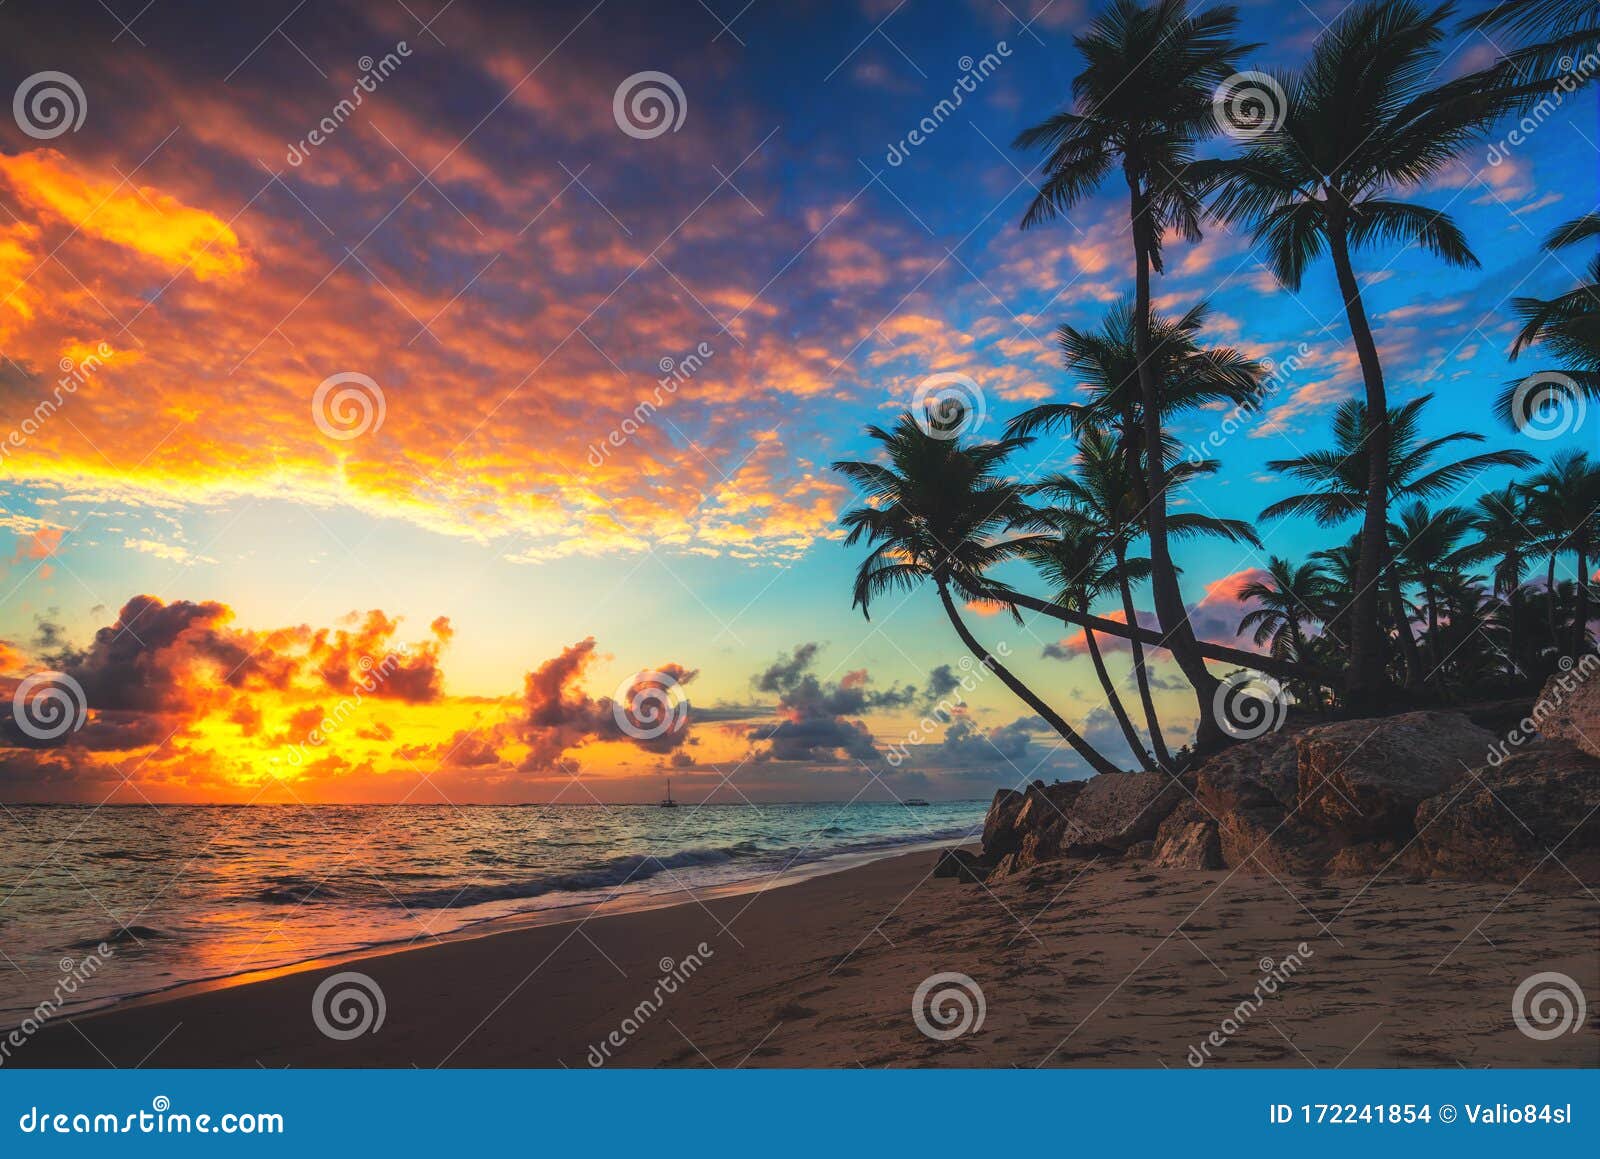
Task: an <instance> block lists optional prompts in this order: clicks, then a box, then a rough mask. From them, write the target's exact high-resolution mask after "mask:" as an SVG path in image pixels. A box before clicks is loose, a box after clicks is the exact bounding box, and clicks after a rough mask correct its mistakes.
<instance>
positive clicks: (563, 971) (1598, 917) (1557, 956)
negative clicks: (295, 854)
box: [8, 852, 1600, 1068]
mask: <svg viewBox="0 0 1600 1159" xmlns="http://www.w3.org/2000/svg"><path fill="white" fill-rule="evenodd" d="M933 862H934V858H933V856H932V855H931V854H929V853H926V852H924V853H917V854H910V855H905V856H900V857H895V858H890V859H886V860H883V861H879V862H875V863H873V864H870V865H867V866H864V867H860V868H855V869H851V870H848V871H845V872H841V873H836V874H831V875H828V876H823V877H816V878H813V879H811V880H807V881H803V882H800V883H798V884H792V885H786V886H783V887H781V888H774V889H768V890H766V891H764V892H761V893H754V894H746V895H738V896H728V897H721V898H717V899H712V900H707V901H705V902H704V904H701V903H700V902H696V901H690V902H687V903H686V904H682V905H677V906H673V907H671V908H666V909H659V910H654V911H649V912H642V913H630V914H623V915H618V916H605V917H593V918H590V919H588V920H585V921H582V922H574V923H567V924H564V925H554V926H545V927H540V928H532V929H520V930H512V931H508V932H503V933H497V934H493V935H490V936H486V937H481V938H476V939H473V940H467V941H455V942H448V943H441V944H436V945H430V946H425V947H421V948H417V949H411V950H407V951H404V952H398V953H388V954H384V955H379V956H374V957H367V958H362V959H360V960H358V961H354V962H344V963H340V964H336V965H329V966H323V967H320V968H317V969H312V970H306V971H302V972H297V973H290V974H286V975H283V976H279V977H274V978H271V979H268V980H264V981H256V982H252V983H250V984H245V985H234V986H230V987H226V988H219V989H212V990H208V991H204V992H199V993H179V994H176V995H174V996H172V997H169V998H167V999H165V1000H162V1001H154V1002H144V1003H140V1004H134V1005H125V1006H122V1007H118V1008H113V1009H111V1010H108V1011H104V1012H101V1013H97V1014H91V1015H86V1016H83V1017H81V1018H79V1019H76V1020H75V1021H73V1022H71V1023H67V1022H65V1021H60V1020H58V1021H57V1022H54V1023H52V1024H50V1025H48V1026H46V1027H45V1028H44V1029H43V1030H42V1031H41V1032H40V1033H39V1034H38V1035H37V1036H36V1037H35V1038H34V1039H32V1040H31V1041H29V1042H28V1043H27V1044H26V1045H25V1046H24V1047H23V1048H21V1049H20V1050H17V1051H15V1053H14V1055H13V1057H12V1059H11V1061H10V1062H9V1063H8V1065H11V1066H45V1065H51V1066H60V1065H71V1066H105V1065H116V1066H119V1067H133V1066H144V1067H178V1066H207V1067H209V1066H234V1067H255V1066H263V1067H282V1066H295V1067H344V1066H362V1067H367V1066H388V1067H409V1066H417V1067H437V1066H491V1067H500V1066H533V1067H560V1066H567V1067H575V1068H582V1067H586V1066H589V1065H592V1063H593V1062H595V1061H596V1060H598V1061H601V1062H603V1063H604V1064H605V1065H610V1066H630V1067H642V1066H716V1067H740V1066H790V1067H794V1066H799V1067H817V1066H830V1067H833V1066H840V1067H855V1066H866V1067H880V1066H967V1067H971V1066H982V1067H1008V1066H1024V1067H1032V1066H1040V1065H1045V1066H1078V1067H1104V1066H1117V1067H1159V1066H1167V1067H1180V1068H1181V1067H1185V1066H1189V1065H1191V1063H1192V1062H1193V1061H1194V1060H1195V1058H1196V1057H1197V1056H1198V1057H1199V1058H1201V1059H1202V1061H1204V1064H1205V1065H1208V1066H1290V1067H1339V1066H1345V1067H1391V1066H1427V1067H1456V1066H1462V1067H1481V1066H1497V1067H1504V1066H1562V1067H1575V1066H1596V1065H1600V898H1597V897H1596V895H1595V893H1594V892H1592V891H1591V890H1590V889H1588V888H1587V887H1585V886H1583V885H1582V884H1580V883H1578V882H1576V881H1573V880H1571V879H1570V878H1569V879H1567V881H1566V883H1565V885H1563V884H1562V883H1560V882H1556V883H1553V884H1552V883H1547V884H1545V885H1543V886H1541V887H1540V888H1535V887H1534V886H1533V885H1532V884H1528V885H1524V886H1522V887H1520V888H1513V887H1512V886H1511V885H1509V884H1462V883H1450V882H1423V881H1409V880H1404V879H1399V878H1390V877H1387V876H1380V877H1379V878H1378V879H1376V880H1375V881H1369V880H1368V879H1366V878H1360V879H1332V878H1330V879H1324V880H1316V881H1312V880H1305V879H1287V878H1286V879H1279V878H1274V877H1271V876H1252V875H1250V874H1248V873H1244V872H1237V873H1230V872H1227V871H1219V872H1215V873H1205V872H1171V871H1162V872H1160V873H1157V872H1154V871H1150V870H1147V869H1146V868H1144V867H1143V866H1142V865H1140V864H1132V865H1130V864H1126V863H1124V864H1119V865H1106V864H1098V863H1088V864H1085V863H1082V862H1064V863H1060V864H1057V865H1052V866H1046V867H1041V868H1040V869H1038V870H1036V871H1035V872H1034V873H1033V874H1031V875H1028V876H1024V877H1017V878H1011V879H1007V880H1005V881H1003V882H999V883H996V884H995V885H994V886H993V887H992V888H990V887H985V886H978V885H970V884H960V883H957V882H956V881H954V880H951V879H938V878H933V877H931V876H930V872H931V869H932V866H933ZM1568 887H1570V888H1568ZM702 943H703V944H704V947H705V951H706V952H704V953H702V952H701V951H699V949H698V947H700V946H701V944H702ZM1302 946H1303V948H1302ZM696 954H700V957H701V963H700V964H699V965H698V968H694V966H695V963H694V959H693V957H692V955H696ZM663 959H670V961H669V962H663V961H662V960H663ZM1268 960H1270V961H1268ZM352 969H353V970H359V971H361V972H363V973H365V974H367V975H369V976H370V977H372V978H373V979H375V980H376V982H377V983H378V985H379V986H380V987H381V988H382V991H383V995H384V1000H385V1005H386V1011H385V1016H384V1021H383V1024H382V1026H381V1028H379V1029H377V1030H376V1031H375V1032H370V1033H366V1034H362V1035H360V1036H358V1037H355V1038H351V1039H349V1040H345V1041H341V1040H336V1039H333V1038H329V1037H327V1036H326V1035H324V1034H323V1033H322V1032H321V1031H319V1029H318V1028H317V1026H316V1024H315V1021H314V1020H313V1017H312V1001H313V995H314V992H315V990H316V988H317V986H318V984H319V982H321V981H322V980H323V979H325V978H327V977H328V976H330V975H332V974H335V973H337V972H339V971H341V970H352ZM663 971H667V975H666V976H667V977H669V978H672V979H673V982H672V985H671V986H666V987H664V988H660V989H658V987H661V983H660V979H661V978H662V977H663ZM1544 971H1559V972H1561V973H1564V974H1566V975H1568V976H1570V977H1571V978H1572V979H1573V980H1575V981H1576V982H1577V983H1578V984H1579V985H1580V986H1581V987H1582V989H1583V991H1584V993H1585V995H1586V996H1587V1002H1588V1008H1589V1014H1588V1018H1587V1025H1585V1026H1583V1027H1581V1028H1580V1029H1579V1030H1578V1031H1577V1032H1576V1033H1568V1034H1563V1035H1561V1036H1560V1037H1558V1038H1554V1039H1550V1040H1548V1041H1541V1040H1537V1039H1534V1038H1531V1037H1529V1036H1528V1035H1526V1034H1524V1033H1522V1032H1521V1031H1520V1030H1519V1029H1518V1028H1517V1026H1516V1024H1515V1022H1514V1021H1513V1017H1512V999H1513V994H1514V992H1515V990H1516V988H1517V986H1518V984H1519V982H1521V981H1522V980H1523V979H1524V978H1527V977H1528V976H1530V975H1532V974H1535V973H1539V972H1544ZM945 973H959V974H964V975H967V976H968V977H970V979H971V980H972V981H973V983H975V985H976V987H977V988H978V989H979V990H980V991H981V994H982V999H983V1008H984V1009H983V1020H982V1024H981V1026H977V1027H972V1028H970V1029H968V1030H967V1032H966V1033H963V1034H960V1035H958V1036H955V1037H951V1038H948V1039H946V1040H940V1039H936V1038H933V1037H930V1036H928V1035H927V1034H925V1033H923V1032H922V1030H920V1029H919V1027H918V1025H917V1020H916V1019H915V1018H914V1017H913V1011H912V1000H913V995H914V993H915V992H916V991H917V988H918V986H919V984H921V983H923V982H924V980H925V979H928V978H929V977H931V976H933V975H936V974H945ZM674 975H676V976H678V977H682V978H683V980H682V981H678V980H677V977H674ZM1268 977H1271V978H1272V979H1273V983H1272V984H1271V985H1270V986H1268V985H1266V981H1265V980H1266V979H1267V978H1268ZM1258 987H1264V988H1263V989H1258ZM942 988H943V987H941V986H936V987H935V990H936V991H937V990H939V989H942ZM668 991H672V992H668ZM658 995H659V1002H658V1001H657V999H658ZM1257 998H1259V999H1260V1001H1259V1003H1257V1002H1256V999H1257ZM969 1001H972V1000H970V999H969ZM1241 1001H1244V1002H1245V1005H1244V1006H1243V1007H1241V1006H1240V1003H1241ZM641 1004H642V1005H641ZM972 1008H973V1014H974V1016H975V1014H976V1006H975V1004H974V1005H973V1007H972ZM937 1009H938V1010H941V1011H944V1012H946V1013H949V1014H953V1015H957V1017H956V1018H955V1020H954V1021H953V1022H952V1023H949V1024H941V1023H939V1022H937V1021H934V1020H931V1019H925V1020H924V1021H925V1022H927V1024H928V1025H929V1027H930V1028H931V1029H933V1030H935V1031H938V1032H941V1033H942V1032H944V1031H946V1030H950V1029H957V1028H958V1027H959V1022H960V1018H959V1014H960V1009H959V1007H958V1006H957V1005H955V1004H953V1003H941V1004H938V1006H937ZM1213 1033H1215V1034H1216V1035H1217V1036H1218V1038H1219V1039H1221V1040H1222V1042H1221V1044H1220V1045H1218V1044H1217V1042H1216V1040H1212V1039H1210V1037H1209V1036H1211V1035H1212V1034H1213ZM618 1039H620V1040H621V1043H620V1045H618ZM1207 1046H1209V1051H1208V1052H1207V1053H1208V1054H1209V1057H1207V1056H1206V1054H1199V1053H1198V1052H1199V1051H1201V1050H1202V1049H1203V1048H1205V1047H1207Z"/></svg>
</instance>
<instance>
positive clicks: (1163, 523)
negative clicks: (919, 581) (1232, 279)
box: [1128, 159, 1231, 756]
mask: <svg viewBox="0 0 1600 1159" xmlns="http://www.w3.org/2000/svg"><path fill="white" fill-rule="evenodd" d="M1134 164H1135V165H1137V159H1135V162H1134ZM1136 173H1137V169H1136V168H1133V169H1130V170H1129V171H1128V192H1129V197H1130V198H1131V213H1132V216H1133V257H1134V301H1133V310H1134V327H1133V335H1134V353H1135V354H1136V355H1137V357H1138V361H1139V398H1140V403H1141V408H1140V409H1141V410H1142V411H1143V419H1144V468H1145V490H1146V502H1145V510H1144V527H1145V534H1146V536H1147V537H1148V538H1149V540H1150V590H1151V594H1152V596H1153V597H1154V603H1155V606H1156V619H1157V621H1158V622H1159V623H1160V624H1161V634H1162V636H1163V637H1164V638H1165V642H1166V647H1167V650H1168V651H1169V652H1171V653H1172V658H1173V659H1174V660H1175V661H1177V664H1178V668H1179V669H1180V670H1181V671H1182V672H1183V675H1184V678H1185V679H1187V680H1188V681H1189V683H1190V684H1191V685H1192V686H1193V687H1194V694H1195V700H1196V701H1197V703H1198V706H1199V713H1198V720H1197V722H1196V724H1195V742H1194V747H1195V752H1196V754H1198V755H1202V756H1203V755H1205V754H1207V753H1212V752H1216V751H1217V750H1219V749H1222V748H1224V747H1226V746H1227V745H1228V744H1230V743H1231V740H1230V738H1229V737H1228V735H1227V734H1226V733H1225V732H1223V730H1222V727H1221V725H1220V724H1219V722H1218V721H1217V719H1216V716H1215V714H1214V712H1213V710H1212V705H1213V703H1214V701H1215V699H1216V691H1217V688H1218V686H1219V684H1220V683H1221V682H1220V681H1219V680H1217V678H1216V677H1215V676H1213V675H1211V673H1210V671H1209V670H1208V669H1207V668H1206V662H1205V659H1204V657H1202V656H1201V655H1200V651H1199V647H1198V642H1197V640H1196V639H1195V634H1194V629H1193V628H1192V627H1190V625H1189V613H1188V610H1187V609H1186V608H1185V607H1184V604H1183V589H1182V588H1180V587H1179V586H1178V572H1177V569H1176V568H1175V567H1174V566H1173V564H1172V550H1171V548H1170V546H1169V545H1168V543H1167V467H1166V463H1165V462H1163V461H1162V458H1163V457H1162V453H1161V392H1160V388H1159V385H1158V384H1157V382H1156V378H1155V373H1154V370H1153V368H1152V367H1151V365H1150V254H1151V252H1152V249H1153V248H1154V247H1153V238H1152V225H1151V221H1150V213H1149V199H1148V197H1147V195H1146V194H1145V192H1144V190H1143V189H1142V188H1141V187H1140V184H1139V179H1138V177H1137V176H1136Z"/></svg>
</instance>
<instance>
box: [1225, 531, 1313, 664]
mask: <svg viewBox="0 0 1600 1159" xmlns="http://www.w3.org/2000/svg"><path fill="white" fill-rule="evenodd" d="M1326 585H1327V576H1326V575H1325V574H1323V571H1322V568H1321V567H1319V566H1318V565H1317V564H1316V563H1315V562H1308V563H1302V564H1300V565H1299V566H1298V567H1297V566H1295V565H1294V564H1293V563H1290V562H1289V561H1288V560H1286V559H1283V558H1281V557H1279V556H1276V555H1275V556H1273V557H1272V558H1271V559H1269V560H1268V561H1267V578H1266V579H1264V580H1251V581H1250V582H1249V583H1247V584H1245V585H1244V586H1243V587H1241V588H1240V589H1239V599H1240V600H1242V601H1248V602H1252V603H1256V604H1259V605H1261V606H1260V607H1257V608H1252V609H1251V610H1250V611H1248V612H1246V613H1245V615H1244V618H1243V619H1241V620H1240V621H1239V631H1241V632H1243V631H1245V630H1246V629H1249V628H1253V629H1255V633H1254V635H1253V636H1252V637H1251V639H1253V640H1254V641H1255V643H1256V644H1257V645H1258V646H1259V645H1261V644H1267V645H1268V646H1269V647H1270V648H1271V649H1272V654H1273V655H1274V656H1292V657H1294V658H1295V659H1300V658H1302V657H1304V655H1305V653H1306V639H1307V633H1306V628H1307V627H1308V626H1309V625H1310V624H1312V623H1314V622H1315V621H1316V619H1317V611H1316V609H1317V608H1319V607H1321V606H1322V605H1323V602H1324V598H1325V595H1326V591H1325V589H1326Z"/></svg>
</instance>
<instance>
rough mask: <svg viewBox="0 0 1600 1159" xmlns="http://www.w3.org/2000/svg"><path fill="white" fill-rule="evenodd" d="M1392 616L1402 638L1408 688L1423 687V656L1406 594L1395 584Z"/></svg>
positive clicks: (1391, 593) (1392, 590)
mask: <svg viewBox="0 0 1600 1159" xmlns="http://www.w3.org/2000/svg"><path fill="white" fill-rule="evenodd" d="M1389 599H1390V608H1391V611H1390V613H1389V614H1390V616H1391V617H1392V618H1393V619H1394V627H1395V631H1396V632H1397V633H1399V636H1400V655H1401V656H1403V657H1404V658H1405V662H1406V687H1407V688H1421V687H1422V656H1421V654H1420V653H1419V651H1418V649H1417V637H1416V634H1415V633H1413V632H1412V631H1411V617H1410V616H1409V615H1408V614H1407V613H1406V597H1405V593H1404V592H1402V591H1401V590H1400V585H1399V584H1395V585H1394V586H1393V588H1392V589H1391V592H1390V597H1389Z"/></svg>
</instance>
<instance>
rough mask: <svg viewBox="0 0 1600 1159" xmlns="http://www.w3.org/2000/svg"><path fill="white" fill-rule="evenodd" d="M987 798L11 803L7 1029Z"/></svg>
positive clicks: (2, 899) (826, 841) (769, 856)
mask: <svg viewBox="0 0 1600 1159" xmlns="http://www.w3.org/2000/svg"><path fill="white" fill-rule="evenodd" d="M984 808H985V802H981V801H965V802H955V803H950V802H941V803H938V804H934V805H929V806H926V807H908V806H904V805H900V804H853V805H841V804H794V805H759V806H754V805H715V806H702V807H695V806H687V805H686V806H682V807H680V808H677V809H659V808H652V807H644V806H623V807H603V806H525V807H471V808H457V807H453V806H448V805H439V806H420V805H419V806H380V805H367V806H319V807H309V808H302V807H253V808H252V807H230V806H150V807H130V808H111V807H103V808H99V809H94V808H89V807H77V806H62V805H45V806H10V807H8V808H7V809H6V810H4V811H0V952H3V955H4V956H3V958H0V1026H6V1025H11V1024H14V1023H15V1022H17V1021H19V1020H20V1017H21V1013H20V1012H22V1011H26V1010H30V1009H32V1008H33V1006H34V1005H35V1004H36V1003H37V1002H38V1001H39V1000H40V997H41V995H43V994H48V993H50V992H51V991H52V988H53V987H54V985H55V983H56V982H57V980H58V979H59V978H60V977H61V972H62V971H70V970H73V969H74V966H77V967H79V968H78V970H77V972H78V973H79V974H82V973H83V972H84V971H83V970H82V969H81V965H82V963H83V961H84V960H85V955H88V954H91V953H93V952H94V951H95V949H96V947H98V946H99V945H100V944H101V943H105V944H106V945H107V946H108V947H109V948H110V949H111V951H112V953H111V954H110V956H109V957H107V958H106V960H105V961H104V962H103V963H102V964H98V965H97V967H96V969H95V972H94V973H93V975H92V976H91V977H89V978H88V979H87V981H84V982H81V983H80V984H79V985H78V986H77V988H76V992H75V993H74V994H73V995H72V998H71V1005H73V1006H78V1007H84V1006H92V1005H99V1004H104V1003H106V1002H108V1001H111V1000H114V999H117V998H121V997H126V996H129V995H134V994H143V993H148V992H151V991H155V990H161V989H165V988H167V987H170V986H175V985H179V984H182V983H185V982H194V981H199V980H203V979H211V978H221V977H228V976H231V975H235V974H240V973H245V972H248V971H253V970H261V969H268V968H272V967H278V966H284V965H290V964H293V963H296V962H303V961H307V960H310V959H312V958H317V957H322V956H325V955H329V954H340V953H349V952H354V951H359V950H362V949H365V948H367V947H371V946H377V945H388V944H394V943H407V942H413V941H417V940H426V939H427V938H429V937H430V936H448V935H452V934H460V933H461V932H463V931H467V930H470V929H472V928H473V927H476V926H481V925H483V924H484V923H494V922H508V921H518V920H520V921H528V920H540V919H543V920H559V919H560V918H561V917H562V916H567V915H568V914H570V913H575V912H577V911H578V910H579V908H580V907H588V906H591V905H594V904H596V903H605V904H609V905H616V906H623V905H630V904H631V905H648V904H652V903H659V902H661V901H667V900H688V899H689V897H690V896H692V895H695V894H698V893H700V892H702V891H706V890H721V889H727V888H738V887H739V886H741V885H746V884H748V885H751V886H757V885H760V884H763V883H766V882H771V881H773V880H774V879H775V878H776V877H777V876H778V875H782V874H792V873H795V872H801V871H809V872H815V871H817V870H819V869H826V868H829V867H831V866H834V865H840V866H842V865H845V864H854V863H855V862H856V861H858V860H860V859H861V858H863V857H870V856H874V855H880V854H886V853H892V852H894V851H895V850H896V849H899V848H903V847H908V846H912V845H917V844H923V843H927V842H933V841H953V840H957V839H963V838H966V837H968V836H971V835H974V834H976V833H977V832H978V831H979V830H980V829H981V827H982V824H983V814H984Z"/></svg>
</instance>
